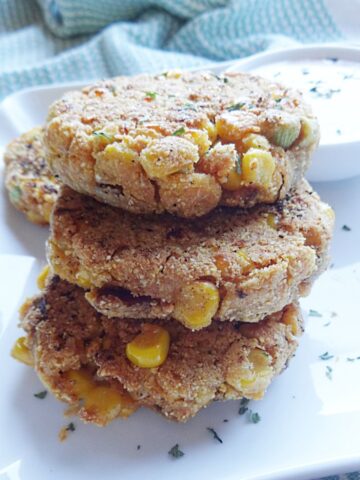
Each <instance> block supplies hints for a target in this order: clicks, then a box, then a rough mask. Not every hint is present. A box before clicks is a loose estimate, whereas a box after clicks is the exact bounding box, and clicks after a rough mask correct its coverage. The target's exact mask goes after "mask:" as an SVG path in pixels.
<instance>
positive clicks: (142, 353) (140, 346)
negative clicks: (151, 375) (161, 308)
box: [126, 324, 170, 368]
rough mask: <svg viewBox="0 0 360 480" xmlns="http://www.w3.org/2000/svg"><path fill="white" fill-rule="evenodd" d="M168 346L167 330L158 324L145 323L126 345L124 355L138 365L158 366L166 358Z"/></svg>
mask: <svg viewBox="0 0 360 480" xmlns="http://www.w3.org/2000/svg"><path fill="white" fill-rule="evenodd" d="M169 346H170V335H169V332H168V331H167V330H165V329H164V328H162V327H159V326H158V325H152V324H145V325H143V326H142V332H141V333H140V334H139V335H138V336H137V337H135V338H134V339H133V340H132V341H131V342H130V343H128V344H127V345H126V356H127V358H128V359H129V360H130V361H131V362H132V363H133V364H134V365H137V366H138V367H141V368H154V367H159V366H160V365H162V364H163V363H164V362H165V360H166V358H167V355H168V352H169Z"/></svg>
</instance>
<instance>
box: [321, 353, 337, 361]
mask: <svg viewBox="0 0 360 480" xmlns="http://www.w3.org/2000/svg"><path fill="white" fill-rule="evenodd" d="M319 358H320V360H330V359H331V358H334V355H330V354H329V352H325V353H323V354H322V355H319Z"/></svg>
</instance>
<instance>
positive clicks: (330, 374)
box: [325, 365, 333, 380]
mask: <svg viewBox="0 0 360 480" xmlns="http://www.w3.org/2000/svg"><path fill="white" fill-rule="evenodd" d="M332 372H333V369H332V368H331V367H329V366H328V365H327V366H326V373H325V375H326V376H327V378H328V379H329V380H332Z"/></svg>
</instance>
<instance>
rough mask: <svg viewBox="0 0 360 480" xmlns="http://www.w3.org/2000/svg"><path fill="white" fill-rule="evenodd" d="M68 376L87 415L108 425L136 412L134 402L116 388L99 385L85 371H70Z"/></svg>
mask: <svg viewBox="0 0 360 480" xmlns="http://www.w3.org/2000/svg"><path fill="white" fill-rule="evenodd" d="M66 376H67V377H68V378H69V379H70V380H71V382H72V391H73V393H74V394H75V395H76V396H77V397H79V400H82V402H83V408H84V409H85V410H86V414H87V415H91V416H93V417H98V419H99V421H100V423H107V422H108V421H110V420H111V419H113V418H116V417H118V416H122V417H127V416H129V415H131V414H132V413H133V412H134V411H135V410H136V405H135V402H134V400H133V399H132V398H131V397H130V395H129V394H128V393H126V392H122V391H120V390H119V389H117V388H116V387H114V386H111V385H107V384H101V383H97V382H96V381H95V380H94V379H93V376H92V375H91V373H90V372H88V371H87V370H85V369H81V370H70V371H68V372H67V373H66Z"/></svg>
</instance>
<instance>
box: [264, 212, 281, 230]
mask: <svg viewBox="0 0 360 480" xmlns="http://www.w3.org/2000/svg"><path fill="white" fill-rule="evenodd" d="M266 223H267V224H268V225H269V227H271V228H273V229H274V230H276V229H277V226H278V223H279V219H278V217H277V216H276V215H275V214H274V213H268V214H267V215H266Z"/></svg>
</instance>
